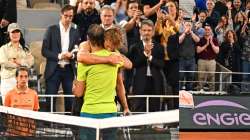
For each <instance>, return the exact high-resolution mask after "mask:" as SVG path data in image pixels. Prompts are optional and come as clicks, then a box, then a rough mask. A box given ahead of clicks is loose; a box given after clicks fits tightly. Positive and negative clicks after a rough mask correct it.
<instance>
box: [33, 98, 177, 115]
mask: <svg viewBox="0 0 250 140" xmlns="http://www.w3.org/2000/svg"><path fill="white" fill-rule="evenodd" d="M38 97H40V98H50V112H51V113H58V114H64V113H70V112H54V111H53V108H54V98H59V97H70V98H74V97H75V96H74V95H42V94H39V95H38ZM128 98H146V112H131V113H149V99H150V98H165V99H167V98H171V99H173V98H179V96H178V95H128Z"/></svg>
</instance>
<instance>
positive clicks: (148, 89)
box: [133, 77, 160, 112]
mask: <svg viewBox="0 0 250 140" xmlns="http://www.w3.org/2000/svg"><path fill="white" fill-rule="evenodd" d="M154 89H155V88H154V83H153V78H152V77H147V81H146V85H145V89H144V91H142V92H138V93H136V95H159V94H160V93H159V91H155V90H154ZM146 100H147V99H146V98H135V99H133V101H134V104H133V106H134V111H136V112H146V109H147V108H146V105H147V102H146ZM155 111H160V98H149V112H155Z"/></svg>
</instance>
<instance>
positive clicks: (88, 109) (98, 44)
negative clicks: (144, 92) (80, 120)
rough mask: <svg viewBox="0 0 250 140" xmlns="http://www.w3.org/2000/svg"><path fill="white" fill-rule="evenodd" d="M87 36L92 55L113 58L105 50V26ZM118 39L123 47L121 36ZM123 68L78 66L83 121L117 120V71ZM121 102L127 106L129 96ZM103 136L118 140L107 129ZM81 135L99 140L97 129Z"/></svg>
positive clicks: (76, 91)
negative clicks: (96, 135)
mask: <svg viewBox="0 0 250 140" xmlns="http://www.w3.org/2000/svg"><path fill="white" fill-rule="evenodd" d="M87 34H88V37H89V42H90V44H91V45H90V46H91V50H92V53H94V54H95V55H97V56H109V55H111V52H110V51H108V50H105V49H104V48H103V44H104V29H103V28H102V27H101V26H99V25H96V24H94V25H91V26H90V27H89V29H88V33H87ZM116 37H117V39H119V42H120V43H121V38H122V37H121V34H120V36H116ZM116 41H118V40H116ZM113 47H114V46H113ZM119 67H120V66H119V65H103V64H96V65H85V64H81V63H79V64H78V68H77V72H78V75H77V82H76V85H75V89H74V94H75V95H76V96H77V97H81V96H84V105H83V106H82V110H81V117H89V118H97V119H102V118H110V117H115V116H117V108H116V104H115V102H114V99H115V89H116V78H117V71H118V68H119ZM107 77H109V78H107ZM96 79H98V80H96ZM121 100H122V101H124V102H123V104H126V103H125V101H126V98H125V94H123V96H122V99H121ZM127 109H128V108H127ZM103 132H104V133H103V140H115V139H116V130H115V129H105V130H104V131H103ZM80 133H81V134H80V137H81V139H84V138H83V137H85V139H87V140H94V139H95V138H96V137H95V130H93V129H84V130H82V131H81V132H80Z"/></svg>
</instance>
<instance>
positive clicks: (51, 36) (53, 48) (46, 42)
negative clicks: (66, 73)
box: [42, 24, 80, 79]
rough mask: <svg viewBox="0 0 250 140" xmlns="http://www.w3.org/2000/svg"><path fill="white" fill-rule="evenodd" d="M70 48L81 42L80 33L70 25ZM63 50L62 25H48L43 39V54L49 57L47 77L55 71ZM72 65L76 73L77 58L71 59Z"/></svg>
mask: <svg viewBox="0 0 250 140" xmlns="http://www.w3.org/2000/svg"><path fill="white" fill-rule="evenodd" d="M69 37H70V39H69V48H68V51H69V52H70V51H71V50H73V49H74V46H75V45H78V44H79V40H80V37H79V33H78V30H77V29H76V28H74V27H73V26H71V27H70V32H69ZM61 52H62V46H61V35H60V26H59V24H57V25H52V26H50V27H48V29H47V31H46V33H45V35H44V39H43V45H42V55H43V56H44V57H45V58H46V59H47V60H46V62H47V63H46V67H45V73H44V76H45V79H48V78H50V76H51V75H52V74H53V73H54V71H55V69H56V67H57V64H58V61H59V59H58V54H59V53H61ZM70 65H71V67H72V70H73V72H74V74H76V68H75V59H71V60H70Z"/></svg>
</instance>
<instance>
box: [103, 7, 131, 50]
mask: <svg viewBox="0 0 250 140" xmlns="http://www.w3.org/2000/svg"><path fill="white" fill-rule="evenodd" d="M100 16H101V26H102V27H103V28H104V30H108V29H110V28H112V27H117V28H120V30H121V32H122V37H123V39H122V47H121V48H120V49H119V51H120V52H121V53H123V54H126V53H127V52H128V43H127V37H126V31H125V30H124V29H123V28H121V27H120V26H119V25H116V24H114V20H115V11H114V9H113V8H112V7H111V6H109V5H105V6H103V7H102V9H101V10H100Z"/></svg>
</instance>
